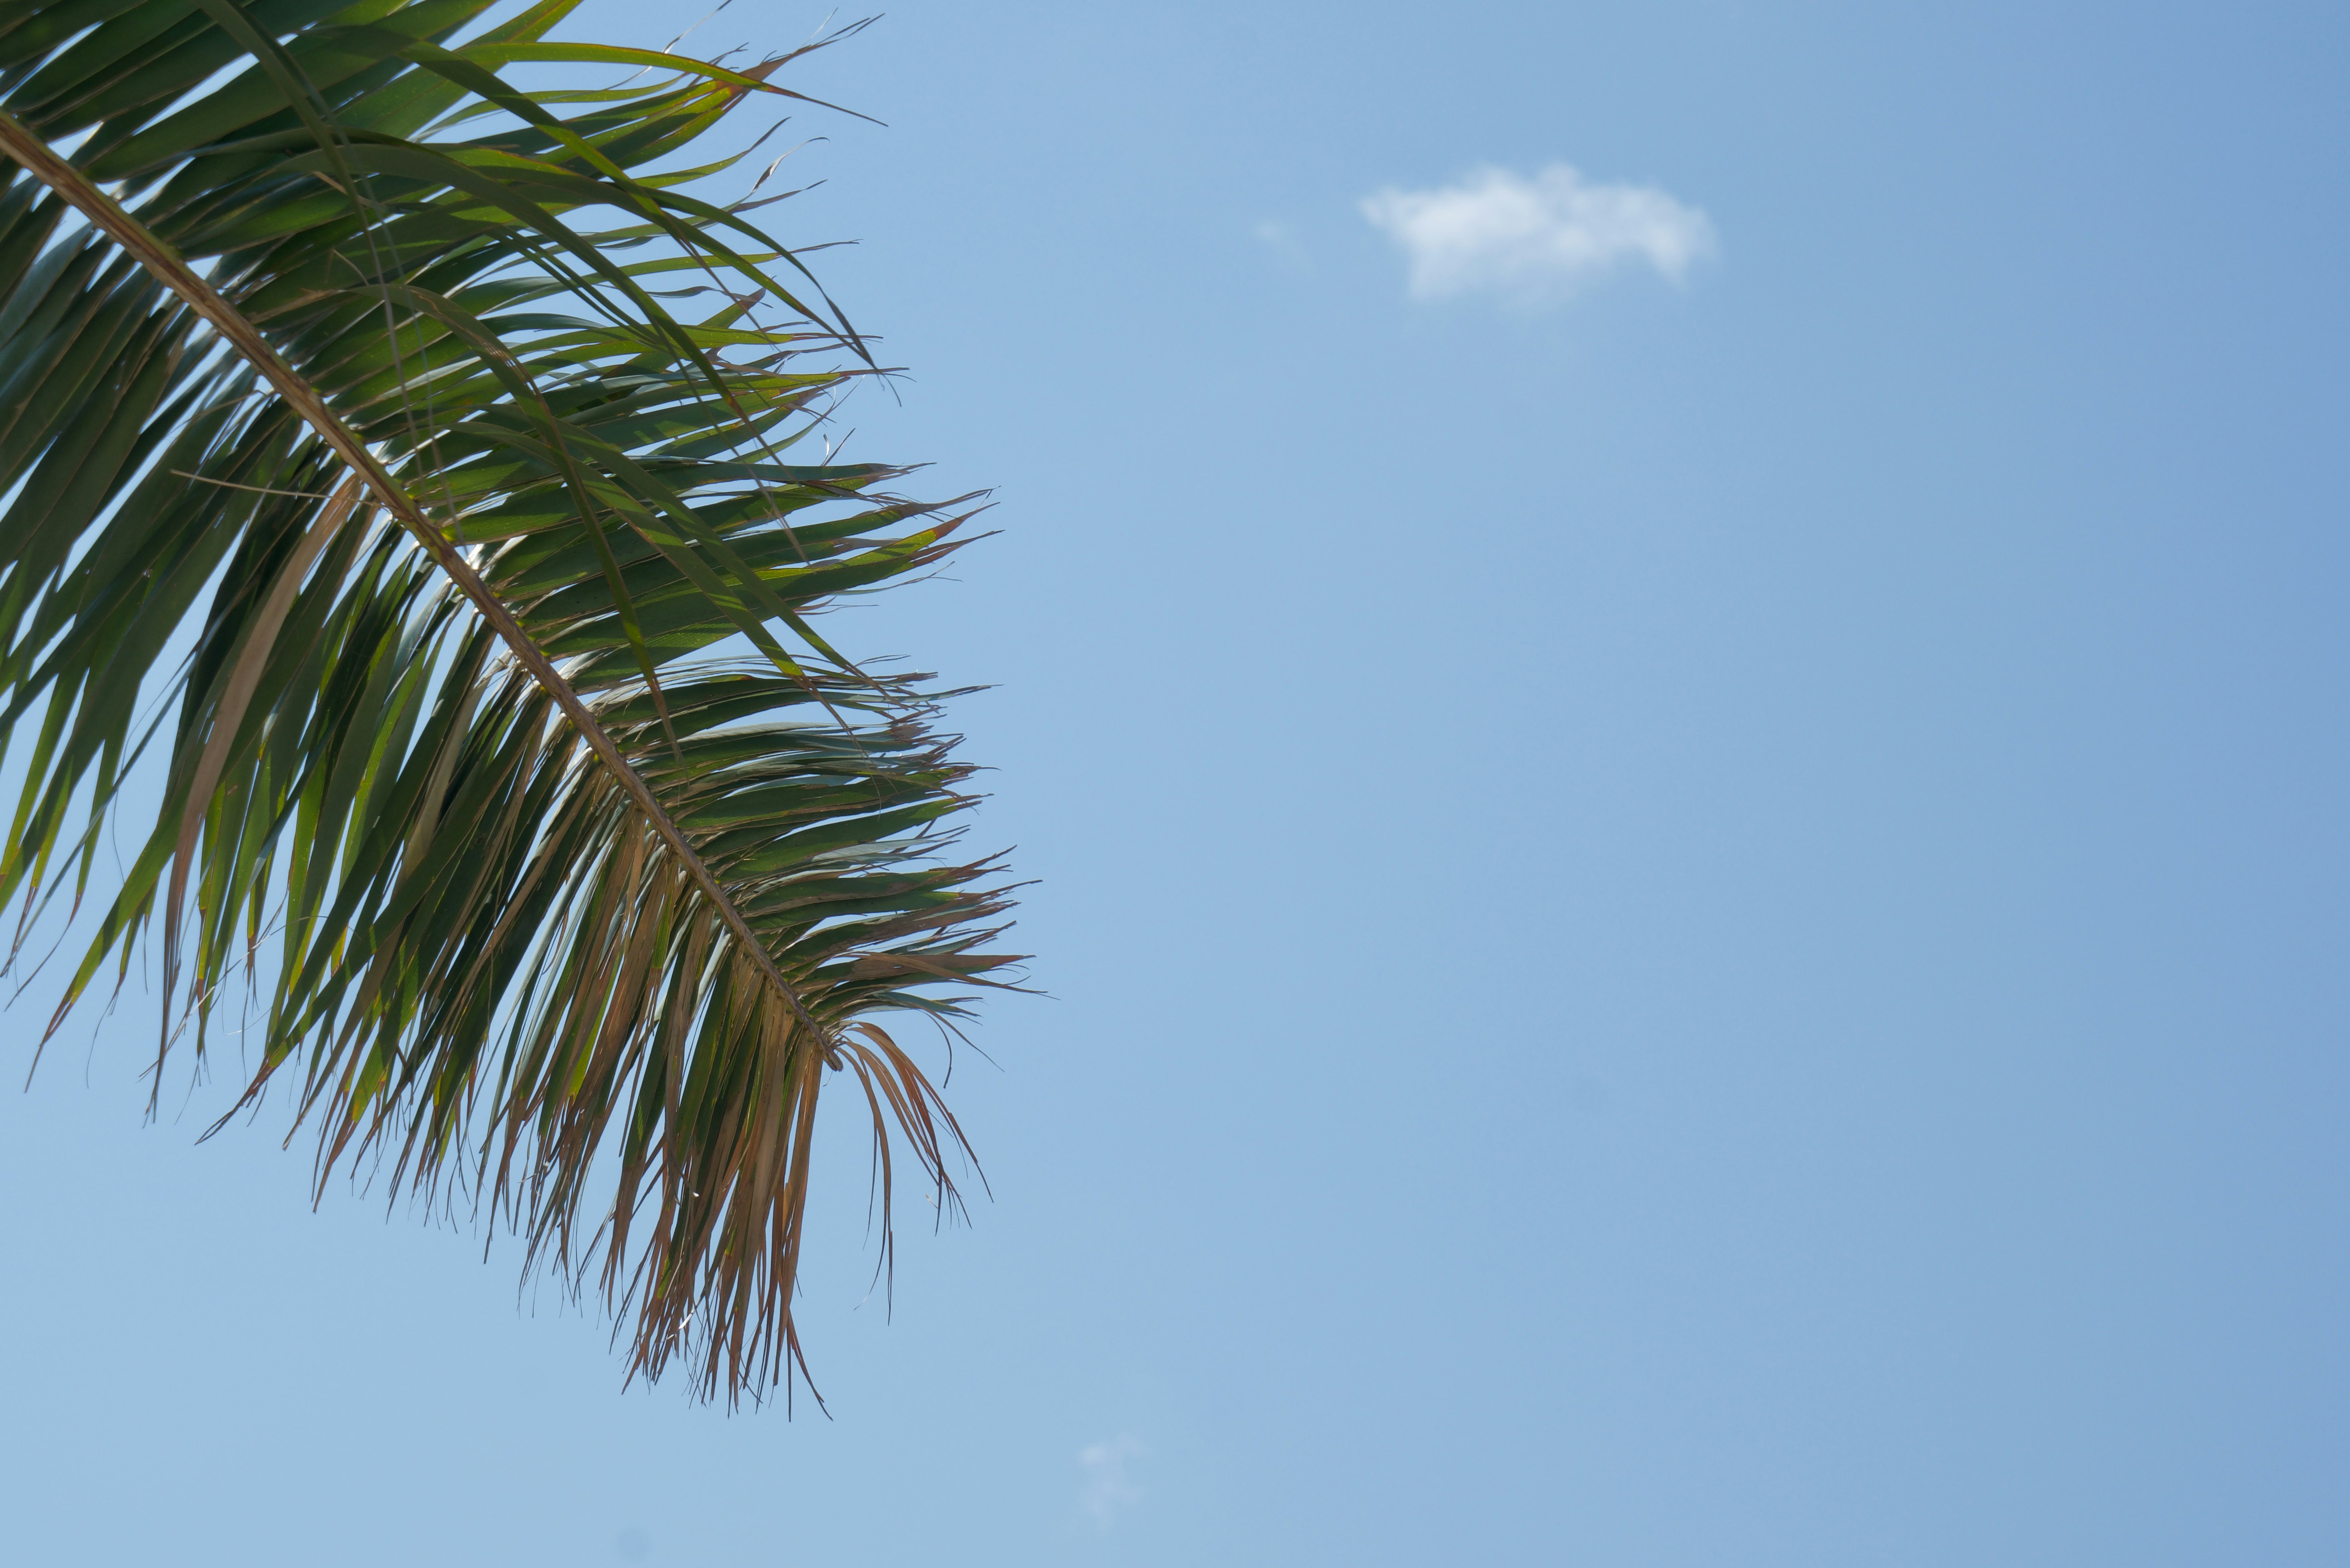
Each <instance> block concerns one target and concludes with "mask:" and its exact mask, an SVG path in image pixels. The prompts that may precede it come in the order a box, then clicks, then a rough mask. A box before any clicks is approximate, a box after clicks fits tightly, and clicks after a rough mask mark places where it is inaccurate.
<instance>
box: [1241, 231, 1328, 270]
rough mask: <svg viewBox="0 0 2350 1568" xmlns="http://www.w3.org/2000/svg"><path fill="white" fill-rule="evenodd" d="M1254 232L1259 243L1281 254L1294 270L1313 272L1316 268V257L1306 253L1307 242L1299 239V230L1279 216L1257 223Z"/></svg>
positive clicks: (1284, 261) (1276, 253)
mask: <svg viewBox="0 0 2350 1568" xmlns="http://www.w3.org/2000/svg"><path fill="white" fill-rule="evenodd" d="M1254 233H1255V234H1256V238H1257V243H1258V244H1261V245H1263V246H1264V248H1265V249H1267V250H1269V251H1271V252H1272V253H1273V254H1274V255H1277V256H1279V257H1280V258H1281V259H1282V261H1283V263H1284V265H1287V266H1288V267H1289V268H1290V270H1292V271H1293V272H1311V271H1312V270H1313V269H1314V258H1313V257H1312V256H1310V255H1308V254H1305V244H1303V243H1302V242H1300V241H1299V239H1298V237H1297V231H1296V230H1295V228H1293V227H1292V226H1291V225H1289V224H1287V223H1283V222H1281V221H1280V220H1279V219H1278V218H1267V219H1265V220H1264V222H1263V223H1259V224H1257V226H1256V228H1255V230H1254Z"/></svg>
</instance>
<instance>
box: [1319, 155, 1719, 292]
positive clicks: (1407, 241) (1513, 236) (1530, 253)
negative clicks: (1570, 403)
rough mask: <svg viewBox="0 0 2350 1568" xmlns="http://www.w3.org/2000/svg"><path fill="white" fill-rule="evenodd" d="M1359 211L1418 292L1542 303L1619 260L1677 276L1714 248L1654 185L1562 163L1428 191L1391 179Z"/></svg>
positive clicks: (1484, 174) (1698, 219)
mask: <svg viewBox="0 0 2350 1568" xmlns="http://www.w3.org/2000/svg"><path fill="white" fill-rule="evenodd" d="M1362 211H1363V216H1365V217H1366V218H1368V219H1369V220H1370V221H1371V222H1372V223H1375V224H1376V225H1378V227H1379V228H1381V229H1383V230H1385V231H1386V232H1387V234H1388V237H1389V238H1391V239H1393V240H1394V241H1395V243H1396V244H1399V245H1400V246H1401V247H1402V248H1403V252H1404V254H1405V255H1406V256H1408V257H1409V259H1410V262H1411V292H1412V295H1413V297H1415V298H1419V299H1441V298H1443V297H1444V296H1448V295H1454V294H1463V293H1467V292H1469V291H1471V290H1476V289H1484V290H1491V291H1492V292H1494V293H1498V294H1501V295H1503V296H1506V297H1509V298H1511V299H1513V300H1515V301H1517V302H1519V303H1522V304H1544V303H1548V302H1553V301H1555V300H1558V299H1562V298H1564V297H1565V296H1567V295H1569V294H1572V293H1574V292H1575V291H1576V290H1577V289H1580V288H1582V287H1584V286H1587V285H1589V284H1592V283H1595V282H1597V281H1598V280H1599V279H1601V278H1604V277H1606V276H1607V275H1609V274H1610V273H1613V272H1615V271H1616V270H1617V269H1618V268H1619V267H1621V266H1623V265H1625V264H1626V263H1627V262H1628V263H1633V264H1636V265H1637V264H1641V263H1645V264H1646V265H1649V266H1652V267H1654V268H1656V270H1657V271H1658V272H1659V274H1661V275H1664V276H1665V277H1667V278H1669V279H1670V280H1671V281H1673V282H1675V283H1679V282H1680V281H1681V279H1682V278H1683V277H1684V276H1685V275H1687V274H1688V272H1689V269H1690V265H1692V264H1693V263H1695V262H1697V261H1699V260H1700V259H1701V258H1703V257H1705V256H1708V255H1711V254H1713V252H1714V250H1715V248H1716V240H1715V237H1714V232H1713V223H1712V220H1711V219H1710V218H1708V217H1707V216H1706V215H1705V214H1704V213H1701V212H1700V211H1699V210H1698V209H1697V208H1695V207H1692V206H1689V205H1687V204H1686V203H1684V202H1679V201H1676V200H1674V199H1673V197H1672V196H1670V195H1669V194H1668V193H1667V192H1664V191H1661V190H1659V189H1658V188H1657V187H1656V186H1654V185H1600V184H1594V183H1593V182H1590V181H1588V180H1586V179H1585V178H1584V177H1583V176H1582V175H1581V174H1580V173H1578V172H1577V171H1575V170H1574V169H1571V168H1569V167H1568V166H1567V165H1565V164H1564V163H1553V164H1551V165H1550V166H1549V167H1547V168H1545V169H1544V170H1543V171H1541V172H1539V173H1537V174H1536V175H1534V178H1533V179H1531V180H1529V179H1526V178H1525V177H1524V176H1523V175H1519V174H1514V173H1512V172H1511V171H1509V170H1506V169H1492V168H1486V169H1480V170H1477V171H1475V172H1473V173H1471V175H1470V176H1469V177H1468V178H1467V179H1466V180H1464V181H1462V182H1461V183H1460V184H1458V185H1445V186H1440V187H1439V188H1438V189H1436V190H1433V191H1402V190H1398V189H1397V188H1395V187H1394V186H1392V185H1390V186H1388V187H1387V188H1386V189H1384V190H1381V191H1378V192H1374V193H1373V194H1371V195H1369V196H1367V197H1365V198H1364V199H1363V202H1362Z"/></svg>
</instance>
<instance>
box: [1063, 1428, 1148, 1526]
mask: <svg viewBox="0 0 2350 1568" xmlns="http://www.w3.org/2000/svg"><path fill="white" fill-rule="evenodd" d="M1148 1452H1149V1449H1146V1448H1144V1447H1143V1446H1142V1440H1141V1439H1140V1438H1136V1437H1134V1436H1132V1435H1130V1434H1129V1435H1128V1436H1126V1437H1121V1438H1111V1439H1110V1440H1109V1441H1108V1442H1106V1443H1087V1445H1086V1446H1085V1447H1084V1448H1082V1449H1078V1450H1077V1466H1078V1468H1079V1469H1083V1470H1084V1471H1085V1472H1086V1486H1085V1490H1083V1491H1082V1492H1080V1493H1078V1495H1077V1509H1078V1511H1080V1512H1082V1513H1084V1514H1085V1515H1086V1516H1087V1518H1089V1519H1091V1520H1092V1521H1094V1523H1095V1524H1096V1525H1097V1526H1098V1527H1099V1528H1101V1529H1103V1530H1107V1529H1108V1528H1109V1527H1110V1521H1113V1520H1115V1519H1116V1518H1117V1517H1118V1510H1119V1509H1122V1508H1130V1507H1132V1506H1133V1505H1134V1504H1136V1503H1138V1502H1140V1501H1142V1489H1141V1488H1140V1487H1139V1486H1137V1485H1135V1484H1134V1478H1133V1477H1131V1476H1129V1475H1128V1474H1127V1473H1126V1466H1127V1461H1128V1460H1129V1459H1140V1458H1141V1457H1142V1456H1143V1455H1144V1454H1146V1453H1148Z"/></svg>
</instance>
